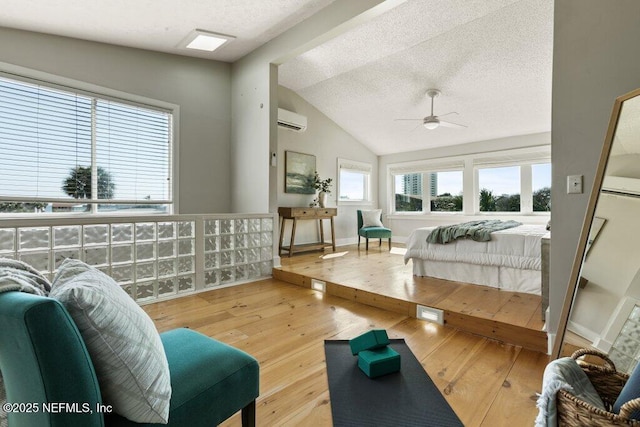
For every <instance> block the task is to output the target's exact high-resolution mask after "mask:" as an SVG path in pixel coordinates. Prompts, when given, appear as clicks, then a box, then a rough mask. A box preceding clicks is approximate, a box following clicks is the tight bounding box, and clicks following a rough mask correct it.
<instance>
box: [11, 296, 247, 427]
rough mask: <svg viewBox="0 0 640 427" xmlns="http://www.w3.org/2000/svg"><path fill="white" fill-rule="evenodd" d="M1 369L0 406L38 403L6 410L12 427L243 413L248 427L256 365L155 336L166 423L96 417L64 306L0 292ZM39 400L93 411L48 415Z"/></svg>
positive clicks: (91, 387) (173, 422)
mask: <svg viewBox="0 0 640 427" xmlns="http://www.w3.org/2000/svg"><path fill="white" fill-rule="evenodd" d="M0 325H1V326H0V371H2V376H3V378H4V384H5V389H6V392H7V401H8V402H11V403H37V404H38V405H40V410H39V411H38V412H36V413H24V412H21V413H17V412H16V413H10V414H9V415H8V417H9V425H10V426H11V427H25V426H28V427H46V426H51V427H76V426H78V427H103V426H142V425H143V426H158V427H162V426H170V427H171V426H186V427H200V426H202V427H204V426H207V427H210V426H214V425H217V424H219V423H221V422H222V421H224V420H225V419H227V418H229V417H230V416H231V415H233V414H235V413H236V412H237V411H239V410H242V425H243V426H255V400H256V398H257V396H258V387H259V366H258V362H257V361H256V360H255V359H254V358H253V357H251V356H250V355H248V354H246V353H245V352H243V351H240V350H238V349H235V348H233V347H231V346H228V345H226V344H223V343H221V342H218V341H216V340H214V339H211V338H209V337H207V336H205V335H202V334H200V333H198V332H195V331H192V330H190V329H185V328H181V329H174V330H172V331H168V332H164V333H162V334H160V339H161V341H162V344H163V346H164V349H165V353H166V355H167V360H168V362H169V372H170V375H171V387H172V393H171V402H170V406H169V408H170V409H169V423H168V424H137V423H134V422H131V421H129V420H127V419H126V418H123V417H121V416H119V415H117V414H103V413H100V412H97V411H96V410H95V408H96V407H97V405H98V404H103V402H102V397H101V394H100V387H99V384H98V379H97V377H96V374H95V371H94V368H93V363H92V361H91V357H90V356H89V353H88V352H87V348H86V346H85V343H84V341H83V340H82V336H81V335H80V332H79V331H78V328H77V327H76V325H75V323H74V322H73V319H72V318H71V316H70V315H69V313H68V312H67V310H66V309H65V308H64V306H63V305H62V304H61V303H60V302H58V301H57V300H55V299H53V298H47V297H41V296H36V295H32V294H27V293H23V292H14V291H12V292H5V293H0ZM45 402H69V403H73V402H78V403H80V404H83V403H87V404H88V405H89V407H90V408H92V409H93V413H86V414H85V413H83V414H76V413H64V412H63V413H47V412H44V411H42V404H43V403H45Z"/></svg>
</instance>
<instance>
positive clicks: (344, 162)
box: [336, 158, 373, 206]
mask: <svg viewBox="0 0 640 427" xmlns="http://www.w3.org/2000/svg"><path fill="white" fill-rule="evenodd" d="M337 163H338V164H337V168H336V171H337V180H336V183H337V184H336V193H337V194H336V203H337V204H338V205H363V206H369V205H371V204H372V197H371V193H372V191H371V176H372V172H373V166H372V165H371V163H365V162H359V161H356V160H348V159H341V158H338V159H337ZM342 170H344V171H346V172H352V173H361V174H362V175H364V177H365V180H364V181H365V182H364V188H363V193H364V195H365V198H364V199H363V200H342V199H340V191H341V171H342Z"/></svg>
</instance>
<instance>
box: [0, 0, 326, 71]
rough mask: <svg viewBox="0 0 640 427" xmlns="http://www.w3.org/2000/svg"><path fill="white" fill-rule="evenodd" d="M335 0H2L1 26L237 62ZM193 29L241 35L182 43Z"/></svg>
mask: <svg viewBox="0 0 640 427" xmlns="http://www.w3.org/2000/svg"><path fill="white" fill-rule="evenodd" d="M333 1H335V0H2V2H1V3H0V4H1V7H2V11H1V12H0V26H2V27H9V28H17V29H21V30H29V31H36V32H41V33H47V34H55V35H60V36H66V37H74V38H78V39H84V40H92V41H97V42H103V43H111V44H116V45H121V46H129V47H136V48H140V49H148V50H156V51H160V52H168V53H175V54H179V55H188V56H195V57H200V58H207V59H215V60H218V61H225V62H233V61H235V60H237V59H239V58H241V57H242V56H244V55H246V54H247V53H249V52H251V51H252V50H254V49H256V48H257V47H259V46H261V45H262V44H264V43H266V42H268V41H269V40H271V39H272V38H274V37H276V36H278V35H279V34H281V33H283V32H284V31H286V30H287V29H289V28H291V27H293V26H294V25H296V24H297V23H299V22H301V21H303V20H304V19H306V18H308V17H309V16H311V15H313V14H314V13H316V12H317V11H319V10H320V9H322V8H324V7H325V6H327V5H329V4H330V3H332V2H333ZM194 29H201V30H207V31H211V32H216V33H222V34H228V35H232V36H235V37H236V40H234V41H233V43H227V44H226V45H225V46H223V47H221V48H220V49H218V50H217V51H215V52H212V53H210V52H200V51H193V50H184V49H179V48H178V47H177V46H178V45H179V44H180V42H182V41H183V40H184V39H185V38H186V37H187V36H188V35H189V33H190V32H191V31H193V30H194Z"/></svg>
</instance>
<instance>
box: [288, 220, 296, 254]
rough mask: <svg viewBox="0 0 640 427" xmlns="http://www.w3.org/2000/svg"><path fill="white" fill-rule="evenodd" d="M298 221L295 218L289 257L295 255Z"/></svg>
mask: <svg viewBox="0 0 640 427" xmlns="http://www.w3.org/2000/svg"><path fill="white" fill-rule="evenodd" d="M297 223H298V220H297V219H296V218H293V227H291V242H290V243H289V257H291V255H293V242H295V240H296V225H297Z"/></svg>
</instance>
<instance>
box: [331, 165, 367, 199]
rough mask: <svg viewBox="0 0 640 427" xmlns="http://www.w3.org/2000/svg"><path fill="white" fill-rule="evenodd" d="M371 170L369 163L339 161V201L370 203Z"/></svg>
mask: <svg viewBox="0 0 640 427" xmlns="http://www.w3.org/2000/svg"><path fill="white" fill-rule="evenodd" d="M371 169H372V168H371V165H370V164H368V163H361V162H356V161H353V160H344V159H338V171H339V175H338V193H339V194H338V201H339V202H347V203H348V202H369V201H370V200H371V196H370V191H369V187H370V180H371Z"/></svg>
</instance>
